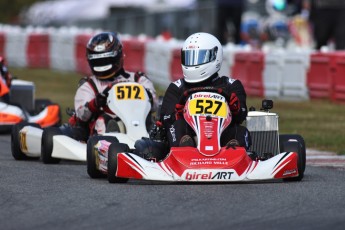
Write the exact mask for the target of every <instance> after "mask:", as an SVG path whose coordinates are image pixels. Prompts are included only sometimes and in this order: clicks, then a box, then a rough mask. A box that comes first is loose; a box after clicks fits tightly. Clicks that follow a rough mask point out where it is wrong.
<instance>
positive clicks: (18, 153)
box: [11, 121, 41, 160]
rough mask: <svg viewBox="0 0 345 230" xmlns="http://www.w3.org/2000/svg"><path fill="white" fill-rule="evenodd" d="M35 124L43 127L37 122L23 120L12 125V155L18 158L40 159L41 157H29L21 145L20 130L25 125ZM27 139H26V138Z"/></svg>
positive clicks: (34, 125)
mask: <svg viewBox="0 0 345 230" xmlns="http://www.w3.org/2000/svg"><path fill="white" fill-rule="evenodd" d="M27 125H30V126H33V127H37V128H41V127H40V125H39V124H36V123H28V122H25V121H24V122H21V123H18V124H15V125H14V126H12V132H11V151H12V156H13V157H14V159H16V160H38V159H40V158H39V157H29V156H27V155H26V154H25V153H23V151H22V149H21V146H22V145H23V144H22V143H21V142H22V141H23V140H22V137H21V136H20V135H19V131H20V130H21V129H22V128H23V127H24V126H27ZM24 141H25V140H24Z"/></svg>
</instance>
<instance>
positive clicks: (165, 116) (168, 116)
mask: <svg viewBox="0 0 345 230" xmlns="http://www.w3.org/2000/svg"><path fill="white" fill-rule="evenodd" d="M170 117H171V116H170V115H164V117H163V120H168V119H170Z"/></svg>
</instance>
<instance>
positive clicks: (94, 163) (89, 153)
mask: <svg viewBox="0 0 345 230" xmlns="http://www.w3.org/2000/svg"><path fill="white" fill-rule="evenodd" d="M100 140H106V141H109V142H111V143H117V142H119V141H118V140H117V138H116V137H111V136H92V137H90V138H89V140H88V141H87V146H86V160H87V174H89V176H90V177H91V178H105V177H106V174H103V173H102V172H101V171H99V170H98V165H99V162H98V161H99V158H98V153H97V151H95V145H96V144H97V143H98V141H100Z"/></svg>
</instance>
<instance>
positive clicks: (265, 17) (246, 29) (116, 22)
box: [0, 0, 313, 47]
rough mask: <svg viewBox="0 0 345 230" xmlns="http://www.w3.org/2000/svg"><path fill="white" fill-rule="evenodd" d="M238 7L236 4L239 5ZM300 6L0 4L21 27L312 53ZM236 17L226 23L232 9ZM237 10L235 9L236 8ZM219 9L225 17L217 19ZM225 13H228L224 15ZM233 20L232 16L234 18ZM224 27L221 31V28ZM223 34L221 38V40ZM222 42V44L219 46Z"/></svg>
mask: <svg viewBox="0 0 345 230" xmlns="http://www.w3.org/2000/svg"><path fill="white" fill-rule="evenodd" d="M239 2H240V3H239ZM302 2H303V0H237V1H236V0H173V1H172V0H97V1H94V0H45V1H42V0H14V1H13V0H12V1H9V0H2V1H1V2H0V8H1V9H6V10H3V12H2V13H1V14H0V23H3V24H11V25H19V26H28V25H32V26H40V27H65V26H76V27H79V28H84V27H85V28H92V29H101V30H112V31H118V32H119V33H122V34H130V35H133V36H137V35H141V34H145V35H146V36H150V37H157V36H164V37H167V38H169V37H173V38H176V39H182V40H183V39H185V38H186V37H188V35H190V34H192V33H194V32H198V31H203V32H209V33H213V34H216V35H217V36H218V38H219V39H220V40H221V41H222V43H223V44H225V43H228V42H234V43H236V44H239V43H240V44H251V45H252V46H254V47H262V45H263V44H264V43H267V42H271V43H274V44H275V45H278V46H285V47H286V46H288V45H290V44H294V45H298V46H303V47H312V45H313V44H312V39H311V34H310V27H309V24H308V14H305V11H304V10H303V8H302ZM236 4H237V9H236V11H235V12H236V14H239V16H240V20H241V25H240V31H238V32H239V34H240V42H239V41H237V40H236V38H235V37H236V19H234V18H229V15H230V14H231V13H230V12H231V11H229V9H230V6H231V5H236ZM239 4H241V7H240V8H239V7H238V5H239ZM222 9H223V10H224V11H225V12H229V13H228V14H227V13H225V15H221V11H222ZM226 10H227V11H226ZM232 14H234V13H232ZM220 26H222V27H223V28H220ZM220 30H223V32H224V33H223V34H220V33H221V32H220ZM223 40H224V42H223Z"/></svg>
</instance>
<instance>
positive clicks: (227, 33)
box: [216, 0, 245, 45]
mask: <svg viewBox="0 0 345 230" xmlns="http://www.w3.org/2000/svg"><path fill="white" fill-rule="evenodd" d="M216 7H217V19H216V23H217V24H216V34H217V38H218V40H219V41H220V43H221V44H222V45H225V44H226V43H227V42H229V40H228V38H229V37H232V41H233V42H234V43H235V44H240V43H241V22H242V14H243V11H244V8H245V0H216ZM229 22H231V23H232V25H233V28H232V29H233V31H231V30H230V28H228V23H229Z"/></svg>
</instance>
